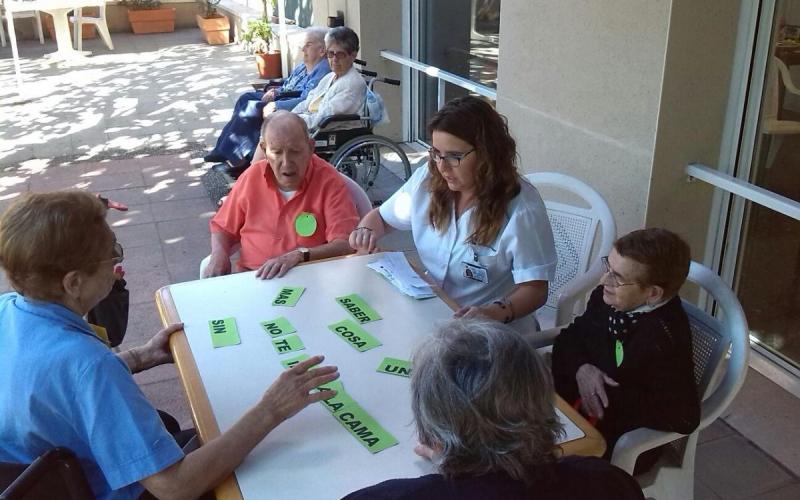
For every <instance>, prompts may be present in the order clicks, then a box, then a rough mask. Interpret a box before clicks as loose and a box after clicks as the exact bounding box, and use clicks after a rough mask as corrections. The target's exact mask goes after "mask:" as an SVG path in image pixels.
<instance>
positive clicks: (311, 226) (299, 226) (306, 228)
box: [294, 212, 317, 237]
mask: <svg viewBox="0 0 800 500" xmlns="http://www.w3.org/2000/svg"><path fill="white" fill-rule="evenodd" d="M294 230H295V231H297V234H299V235H300V236H306V237H308V236H311V235H312V234H314V232H315V231H316V230H317V218H316V217H314V214H310V213H308V212H303V213H301V214H300V215H298V216H297V218H296V219H295V220H294Z"/></svg>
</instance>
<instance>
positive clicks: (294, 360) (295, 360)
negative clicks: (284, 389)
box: [281, 354, 311, 370]
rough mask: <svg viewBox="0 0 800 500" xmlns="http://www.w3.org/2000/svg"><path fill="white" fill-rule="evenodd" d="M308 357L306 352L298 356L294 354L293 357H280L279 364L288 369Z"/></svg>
mask: <svg viewBox="0 0 800 500" xmlns="http://www.w3.org/2000/svg"><path fill="white" fill-rule="evenodd" d="M310 357H311V356H309V355H308V354H300V355H299V356H295V357H293V358H289V359H282V360H281V364H282V365H283V367H284V368H286V369H287V370H288V369H289V368H291V367H293V366H294V365H296V364H297V363H299V362H301V361H305V360H307V359H308V358H310Z"/></svg>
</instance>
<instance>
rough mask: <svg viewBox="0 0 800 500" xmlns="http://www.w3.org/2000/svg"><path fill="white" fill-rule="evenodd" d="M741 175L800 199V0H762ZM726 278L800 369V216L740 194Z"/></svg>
mask: <svg viewBox="0 0 800 500" xmlns="http://www.w3.org/2000/svg"><path fill="white" fill-rule="evenodd" d="M757 15H758V22H757V24H756V26H757V28H756V33H755V36H754V40H753V44H752V45H751V46H752V47H753V50H752V54H753V60H752V65H751V71H750V79H749V85H748V89H747V95H746V97H745V98H746V100H747V104H746V105H745V106H744V110H745V111H744V113H745V116H744V120H742V124H743V125H742V129H741V134H740V138H741V140H739V141H738V150H737V153H736V167H735V175H736V176H737V177H739V178H741V179H745V180H747V181H749V182H750V183H752V184H755V185H757V186H759V187H762V188H764V189H767V190H769V191H771V192H773V193H776V194H779V195H782V196H785V197H787V198H790V199H792V200H796V201H800V0H774V1H763V2H761V5H760V8H759V10H758V12H757ZM729 214H730V216H729V218H728V225H727V230H726V233H727V235H728V237H727V240H726V241H725V244H724V252H725V255H724V257H723V259H722V272H723V275H728V276H732V277H733V284H734V290H735V291H736V294H737V296H738V297H739V300H740V302H741V303H742V307H743V308H744V311H745V314H746V316H747V320H748V323H749V325H750V330H751V338H752V339H753V340H754V342H756V344H757V345H758V346H759V347H760V348H761V349H762V350H763V351H765V352H766V353H767V354H768V355H769V356H770V357H772V358H773V359H774V360H775V361H778V362H779V363H781V364H783V365H784V366H787V367H793V368H794V369H797V367H799V366H800V221H797V220H795V219H793V218H791V217H787V216H785V215H783V214H781V213H778V212H775V211H773V210H771V209H768V208H765V207H763V206H760V205H758V204H755V203H751V202H745V201H743V200H741V199H739V200H738V201H736V202H734V203H733V204H732V206H731V210H730V212H729Z"/></svg>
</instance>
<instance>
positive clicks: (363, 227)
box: [356, 226, 372, 233]
mask: <svg viewBox="0 0 800 500" xmlns="http://www.w3.org/2000/svg"><path fill="white" fill-rule="evenodd" d="M359 229H366V230H367V231H369V232H370V233H371V232H372V228H371V227H367V226H358V227H357V228H356V231H358V230H359Z"/></svg>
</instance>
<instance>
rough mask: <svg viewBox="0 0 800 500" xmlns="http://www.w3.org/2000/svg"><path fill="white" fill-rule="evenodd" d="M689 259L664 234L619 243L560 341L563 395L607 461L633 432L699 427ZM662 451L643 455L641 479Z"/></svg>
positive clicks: (642, 233)
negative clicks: (603, 447) (585, 420)
mask: <svg viewBox="0 0 800 500" xmlns="http://www.w3.org/2000/svg"><path fill="white" fill-rule="evenodd" d="M689 260H690V256H689V246H688V245H687V244H686V243H685V242H684V241H683V240H682V239H681V238H680V237H679V236H677V235H676V234H674V233H672V232H670V231H667V230H665V229H658V228H650V229H643V230H639V231H634V232H632V233H629V234H627V235H625V236H623V237H621V238H619V239H618V240H617V241H616V242H615V243H614V247H613V248H612V250H611V253H610V254H609V255H608V257H603V264H604V266H605V274H604V275H603V279H602V281H601V284H600V286H598V287H597V288H596V289H595V290H594V292H592V295H591V298H590V299H589V303H588V305H587V308H586V312H585V313H583V314H582V315H581V316H579V317H578V318H576V319H575V320H574V321H573V322H572V324H570V325H569V326H568V327H566V328H564V329H563V330H561V332H560V334H558V336H557V337H556V340H555V344H554V345H553V358H552V371H553V378H554V381H555V385H556V391H557V392H558V393H559V394H560V395H561V396H562V397H563V398H564V399H565V400H566V401H568V402H571V403H574V404H575V406H576V407H579V409H580V410H581V411H582V412H583V413H584V414H585V415H586V416H587V417H589V418H590V420H592V421H593V422H594V423H595V425H596V427H597V428H598V430H600V432H601V433H602V434H603V437H604V438H605V439H606V442H607V444H608V447H607V457H608V458H610V456H611V453H612V452H613V450H614V444H615V443H616V441H617V439H619V437H620V436H622V434H624V433H626V432H628V431H630V430H633V429H637V428H639V427H650V428H653V429H658V430H665V431H674V432H679V433H683V434H688V433H691V432H692V431H693V430H694V429H695V428H696V427H697V425H698V424H699V421H700V400H699V396H698V394H697V389H696V386H695V382H694V375H693V370H694V365H693V362H692V339H691V331H690V329H689V319H688V317H687V315H686V312H685V311H684V310H683V306H682V305H681V299H680V297H679V296H678V290H679V289H680V287H681V286H682V285H683V283H684V281H685V280H686V276H687V274H688V272H689ZM553 333H555V332H543V335H544V336H546V335H547V334H553ZM656 450H657V451H656V452H655V453H645V454H643V455H642V456H640V458H639V462H638V464H637V470H636V472H637V473H639V472H643V471H644V470H646V469H648V468H649V467H650V466H651V465H652V464H653V463H654V462H655V461H656V460H657V459H658V455H659V453H658V449H656Z"/></svg>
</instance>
